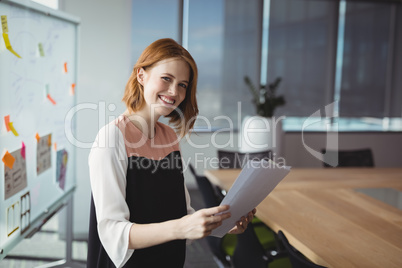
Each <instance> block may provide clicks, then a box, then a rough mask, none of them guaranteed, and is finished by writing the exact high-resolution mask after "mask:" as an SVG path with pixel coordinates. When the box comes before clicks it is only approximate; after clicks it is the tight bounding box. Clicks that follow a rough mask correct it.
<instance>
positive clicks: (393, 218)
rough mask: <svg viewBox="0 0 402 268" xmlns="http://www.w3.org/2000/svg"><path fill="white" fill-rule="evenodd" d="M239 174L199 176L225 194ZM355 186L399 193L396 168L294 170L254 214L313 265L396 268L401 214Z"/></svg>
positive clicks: (401, 250) (400, 261) (401, 259)
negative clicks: (391, 190) (389, 189)
mask: <svg viewBox="0 0 402 268" xmlns="http://www.w3.org/2000/svg"><path fill="white" fill-rule="evenodd" d="M239 172H240V170H238V169H237V170H236V169H232V170H229V169H226V170H207V171H205V175H206V176H207V177H208V179H210V181H211V182H212V183H215V184H217V185H219V186H220V187H222V188H224V189H226V190H228V189H230V187H231V185H232V183H233V182H234V180H235V179H236V178H237V176H238V174H239ZM358 188H394V189H397V190H399V191H402V168H336V169H334V168H328V169H297V168H294V169H292V170H291V172H290V173H289V174H288V176H287V177H286V178H285V179H284V180H283V181H282V182H280V183H279V185H278V186H277V187H276V188H275V189H274V191H272V193H271V194H270V195H269V196H268V197H267V198H266V199H264V201H263V202H262V203H261V204H260V205H259V206H258V207H257V216H258V217H259V218H260V219H261V220H262V221H264V222H265V223H266V224H267V225H268V226H270V227H271V228H272V229H273V230H275V231H278V230H282V231H283V232H284V233H285V235H286V236H287V237H288V239H289V241H290V243H291V244H292V245H293V246H294V247H296V248H297V249H298V250H299V251H301V252H302V253H303V254H304V255H305V256H307V257H308V258H310V259H311V260H312V261H313V262H315V263H318V264H321V265H324V266H328V267H402V210H399V209H397V208H395V207H393V206H391V205H388V204H386V203H383V202H381V201H379V200H377V199H374V198H372V197H370V196H368V195H366V194H363V193H360V192H357V191H355V190H354V189H358Z"/></svg>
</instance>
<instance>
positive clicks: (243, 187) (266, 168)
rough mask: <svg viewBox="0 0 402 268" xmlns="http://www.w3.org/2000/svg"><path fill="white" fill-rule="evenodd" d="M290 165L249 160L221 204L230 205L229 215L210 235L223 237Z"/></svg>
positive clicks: (273, 185) (271, 187)
mask: <svg viewBox="0 0 402 268" xmlns="http://www.w3.org/2000/svg"><path fill="white" fill-rule="evenodd" d="M289 171H290V167H289V166H283V165H277V164H275V163H274V162H273V161H271V160H269V161H267V160H261V161H249V162H248V163H247V164H246V165H245V167H244V168H243V170H242V171H241V172H240V174H239V176H238V177H237V179H236V181H235V182H234V184H233V185H232V188H230V190H229V191H228V193H227V194H226V196H225V198H224V199H223V200H222V202H221V205H230V209H229V211H230V213H231V217H230V218H229V219H227V220H225V221H223V223H222V225H221V226H219V227H218V228H216V229H215V230H214V231H212V234H211V235H212V236H217V237H223V236H224V235H225V234H227V233H228V232H229V231H230V229H232V228H233V227H234V226H235V225H236V222H237V221H238V220H239V219H240V218H241V217H242V216H246V215H247V213H248V212H250V211H251V210H253V209H254V208H255V207H256V206H257V205H258V204H260V203H261V202H262V200H264V199H265V197H267V196H268V194H269V193H270V192H271V191H272V190H273V189H274V188H275V187H276V186H277V185H278V183H279V182H280V181H281V180H282V179H283V178H285V176H286V175H287V174H288V173H289Z"/></svg>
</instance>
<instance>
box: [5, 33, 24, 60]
mask: <svg viewBox="0 0 402 268" xmlns="http://www.w3.org/2000/svg"><path fill="white" fill-rule="evenodd" d="M3 39H4V43H6V48H7V49H8V50H9V51H10V52H11V53H13V54H14V55H15V56H17V57H18V58H21V56H20V55H18V53H17V52H15V51H14V49H13V47H12V46H11V44H10V39H9V38H8V34H7V33H3Z"/></svg>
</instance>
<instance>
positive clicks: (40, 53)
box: [38, 43, 45, 57]
mask: <svg viewBox="0 0 402 268" xmlns="http://www.w3.org/2000/svg"><path fill="white" fill-rule="evenodd" d="M38 48H39V55H40V56H41V57H44V56H45V51H44V50H43V45H42V43H39V44H38Z"/></svg>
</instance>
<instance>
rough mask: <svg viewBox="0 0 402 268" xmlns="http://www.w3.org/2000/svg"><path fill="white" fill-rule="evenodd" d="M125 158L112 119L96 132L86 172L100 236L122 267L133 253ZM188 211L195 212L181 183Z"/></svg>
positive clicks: (116, 263) (112, 257)
mask: <svg viewBox="0 0 402 268" xmlns="http://www.w3.org/2000/svg"><path fill="white" fill-rule="evenodd" d="M127 167H128V157H127V153H126V147H125V143H124V137H123V135H122V133H121V131H120V129H119V128H118V127H117V126H116V125H115V123H114V121H112V122H111V123H109V124H108V125H106V126H104V127H103V128H102V129H101V130H100V131H99V133H98V135H97V137H96V139H95V142H94V144H93V146H92V149H91V152H90V154H89V175H90V181H91V188H92V195H93V200H94V204H95V211H96V216H97V221H98V234H99V239H100V241H101V243H102V245H103V247H104V248H105V250H106V252H107V254H108V255H109V257H110V259H111V260H112V261H113V263H114V265H115V266H116V267H122V266H123V265H124V264H125V263H126V262H127V261H128V259H129V258H130V257H131V255H132V254H133V252H134V249H129V248H128V245H129V232H130V228H131V225H132V224H135V223H132V222H130V221H129V218H130V212H129V208H128V206H127V203H126V183H127V181H126V174H127ZM184 188H185V195H186V202H187V213H188V214H192V213H194V209H193V208H192V207H191V206H190V195H189V193H188V190H187V187H186V186H185V185H184Z"/></svg>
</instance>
